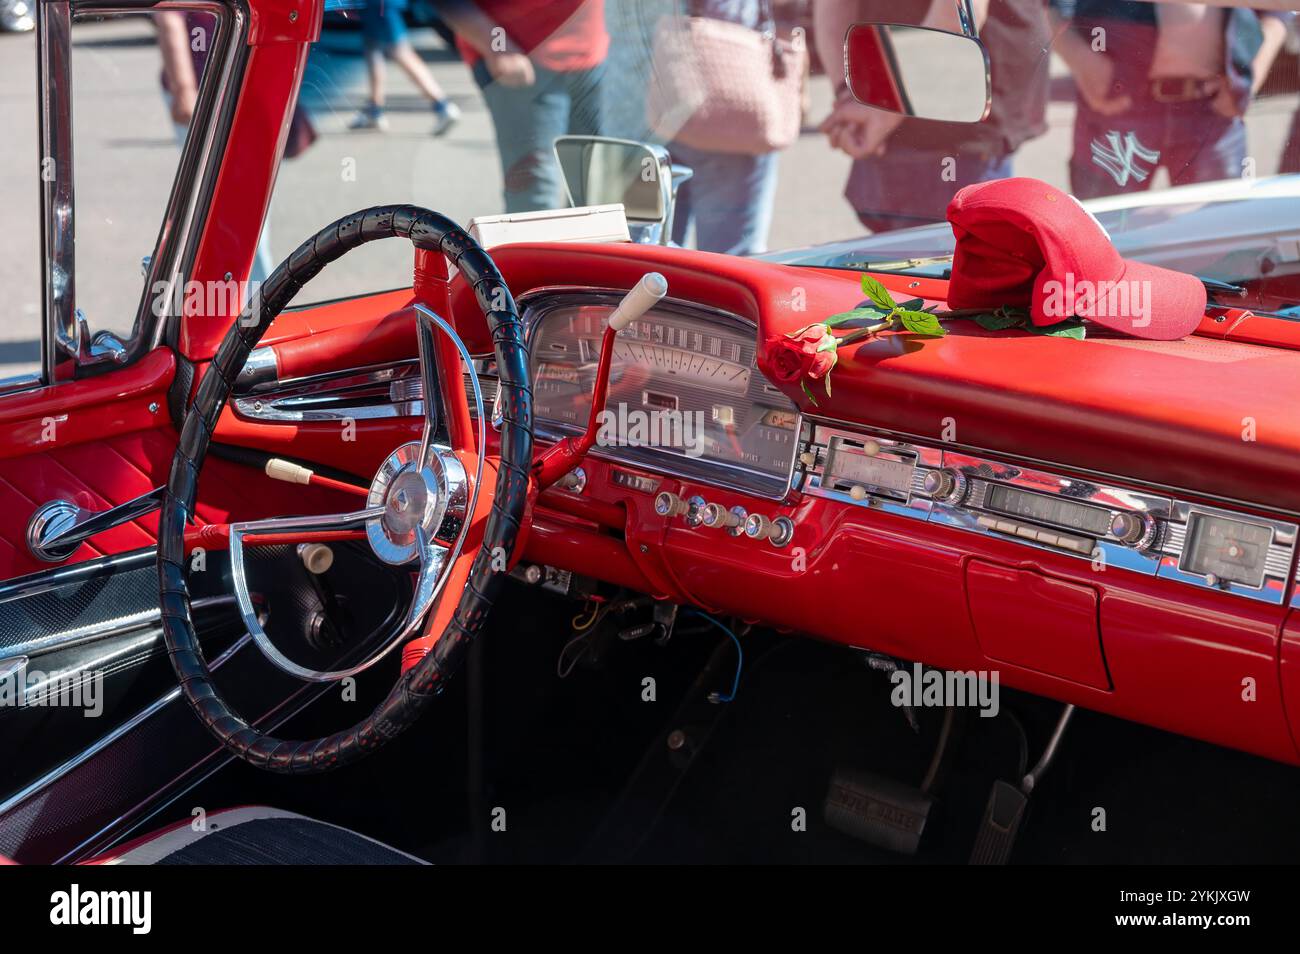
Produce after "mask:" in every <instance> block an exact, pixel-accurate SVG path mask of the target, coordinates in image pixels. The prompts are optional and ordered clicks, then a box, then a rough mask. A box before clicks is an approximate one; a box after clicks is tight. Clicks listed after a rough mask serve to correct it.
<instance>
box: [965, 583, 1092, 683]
mask: <svg viewBox="0 0 1300 954" xmlns="http://www.w3.org/2000/svg"><path fill="white" fill-rule="evenodd" d="M966 599H967V605H968V607H969V609H970V618H971V626H972V628H973V629H974V631H975V638H976V639H977V640H978V642H979V645H980V649H981V650H982V651H983V653H984V655H985V656H987V657H988V658H989V659H990V660H992V661H994V662H1001V663H1006V664H1008V665H1012V666H1018V667H1020V668H1022V669H1032V670H1033V671H1035V672H1040V673H1045V674H1047V675H1050V676H1056V677H1058V678H1060V679H1068V680H1070V681H1071V682H1075V683H1079V684H1080V685H1084V686H1088V687H1090V688H1092V689H1101V690H1109V689H1110V688H1111V682H1110V675H1109V673H1108V672H1107V670H1106V658H1105V655H1104V653H1103V650H1102V641H1101V627H1100V624H1099V622H1098V596H1097V591H1096V590H1095V589H1093V588H1092V587H1090V586H1081V585H1079V584H1077V583H1068V582H1066V581H1064V580H1059V579H1056V578H1055V577H1051V576H1047V575H1046V574H1043V573H1040V572H1038V571H1037V570H1031V569H1022V568H1017V567H1009V566H1002V565H1000V564H996V563H986V562H984V561H981V560H972V561H971V562H970V563H968V564H967V566H966Z"/></svg>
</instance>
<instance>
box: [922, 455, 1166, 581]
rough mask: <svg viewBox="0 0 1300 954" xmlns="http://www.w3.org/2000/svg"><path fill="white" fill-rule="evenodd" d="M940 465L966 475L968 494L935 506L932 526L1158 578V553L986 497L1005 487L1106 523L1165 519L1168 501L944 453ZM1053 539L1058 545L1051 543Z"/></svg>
mask: <svg viewBox="0 0 1300 954" xmlns="http://www.w3.org/2000/svg"><path fill="white" fill-rule="evenodd" d="M943 465H944V467H945V468H950V469H953V470H956V471H959V472H960V473H962V474H964V475H965V476H966V479H967V489H966V492H965V494H964V499H963V500H962V501H961V502H960V503H943V502H936V503H935V505H934V510H933V511H932V512H931V517H930V519H931V521H932V522H934V523H940V524H946V525H947V526H952V527H958V528H960V529H962V530H970V531H973V532H976V533H983V534H985V535H986V536H995V537H1001V538H1003V539H1009V540H1012V541H1013V542H1015V543H1021V544H1025V545H1028V546H1034V547H1038V548H1041V549H1046V550H1051V551H1052V552H1054V553H1065V554H1066V555H1069V556H1075V557H1080V558H1082V559H1086V560H1091V561H1094V562H1095V563H1096V564H1098V565H1099V566H1103V567H1113V566H1117V567H1122V568H1123V569H1126V570H1131V571H1133V572H1134V573H1140V574H1142V575H1143V576H1154V575H1155V574H1156V569H1157V568H1158V567H1159V565H1160V560H1159V556H1158V554H1156V553H1154V552H1151V551H1144V550H1142V549H1139V548H1136V547H1132V546H1127V545H1125V544H1124V543H1123V542H1121V541H1120V540H1118V539H1117V538H1116V537H1115V535H1114V534H1112V533H1111V532H1110V531H1105V532H1103V533H1099V534H1093V533H1087V532H1085V531H1083V530H1081V529H1080V528H1078V527H1074V526H1070V525H1068V524H1065V523H1062V522H1059V521H1054V520H1050V519H1031V518H1024V517H1017V516H1016V515H1014V514H1009V513H1006V512H1004V511H1000V510H999V509H997V508H995V507H993V506H991V505H990V504H989V501H988V494H989V492H990V490H991V489H992V488H994V487H997V486H1004V487H1010V488H1014V489H1017V490H1023V491H1028V492H1030V493H1034V494H1038V495H1042V496H1047V497H1050V498H1057V497H1059V498H1062V499H1065V500H1068V501H1072V502H1077V503H1080V504H1085V505H1087V506H1089V507H1092V508H1094V509H1096V510H1097V511H1098V513H1099V514H1104V515H1105V518H1106V521H1107V522H1108V523H1109V521H1110V518H1111V517H1112V516H1114V515H1115V514H1116V513H1135V514H1139V515H1142V516H1143V517H1149V518H1151V519H1158V520H1163V519H1165V518H1167V517H1168V515H1169V513H1170V510H1171V508H1172V502H1171V501H1170V499H1169V498H1167V497H1157V496H1153V495H1150V494H1144V493H1138V492H1135V491H1130V490H1126V489H1124V488H1121V487H1114V486H1110V485H1105V484H1097V483H1093V482H1092V481H1085V480H1081V479H1077V478H1072V477H1062V476H1060V475H1059V474H1054V473H1050V472H1047V471H1042V470H1036V469H1031V468H1027V467H1019V466H1016V465H1013V464H1005V463H1002V462H999V461H993V460H989V459H987V458H982V457H975V456H973V455H969V454H960V453H957V452H956V451H949V450H945V451H944V452H943ZM999 518H1002V519H999ZM1013 527H1014V529H1012V528H1013ZM1026 528H1028V529H1026ZM1029 531H1036V532H1037V533H1038V535H1037V536H1033V535H1030V532H1029ZM1053 537H1055V539H1056V540H1057V541H1058V543H1053V542H1052V539H1053ZM1065 539H1069V540H1071V541H1077V540H1086V541H1089V542H1090V544H1091V545H1090V546H1088V548H1087V551H1086V552H1083V551H1080V550H1075V549H1072V548H1071V547H1069V546H1067V545H1062V544H1061V543H1060V542H1059V541H1062V540H1065Z"/></svg>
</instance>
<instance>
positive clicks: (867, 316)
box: [822, 306, 889, 328]
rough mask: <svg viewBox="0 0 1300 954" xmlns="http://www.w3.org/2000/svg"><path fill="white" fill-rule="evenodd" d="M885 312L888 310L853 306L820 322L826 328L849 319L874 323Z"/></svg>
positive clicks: (843, 323)
mask: <svg viewBox="0 0 1300 954" xmlns="http://www.w3.org/2000/svg"><path fill="white" fill-rule="evenodd" d="M887 314H889V312H887V311H883V310H881V309H879V308H873V307H870V306H864V307H862V308H854V309H853V310H852V311H842V312H840V313H839V314H838V315H831V316H830V317H829V318H827V319H826V320H825V321H824V322H822V324H824V325H826V326H827V327H828V328H837V327H839V326H840V325H845V324H848V323H849V322H850V321H862V322H872V323H874V322H877V321H879V320H880V319H882V318H884V317H885V315H887Z"/></svg>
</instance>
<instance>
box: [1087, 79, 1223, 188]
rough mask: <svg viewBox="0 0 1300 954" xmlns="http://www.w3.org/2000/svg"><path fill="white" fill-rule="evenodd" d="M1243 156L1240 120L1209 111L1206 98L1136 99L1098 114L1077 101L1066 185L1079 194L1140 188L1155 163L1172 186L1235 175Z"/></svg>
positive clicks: (1148, 181) (1148, 180)
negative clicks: (1122, 107) (1129, 104)
mask: <svg viewBox="0 0 1300 954" xmlns="http://www.w3.org/2000/svg"><path fill="white" fill-rule="evenodd" d="M1245 158H1246V124H1245V123H1244V122H1242V120H1241V117H1240V116H1234V117H1231V118H1229V117H1227V116H1222V115H1220V114H1219V113H1217V112H1215V111H1214V110H1213V109H1212V108H1211V107H1210V101H1209V100H1208V99H1203V100H1193V101H1191V102H1186V103H1159V102H1153V101H1149V100H1140V101H1138V103H1137V104H1136V105H1134V107H1133V108H1131V109H1130V110H1128V112H1126V113H1122V114H1120V115H1118V116H1102V115H1101V114H1100V113H1096V112H1094V111H1093V110H1092V109H1090V108H1088V106H1087V104H1086V103H1083V102H1080V103H1079V106H1078V112H1077V113H1075V120H1074V154H1073V155H1072V156H1071V157H1070V189H1071V191H1072V192H1073V193H1074V194H1075V195H1076V196H1078V197H1079V198H1080V199H1091V198H1095V197H1097V196H1103V195H1118V194H1120V193H1127V192H1144V191H1146V190H1147V189H1149V188H1151V180H1152V179H1153V178H1155V171H1156V169H1158V168H1160V167H1161V166H1164V168H1165V169H1166V170H1167V171H1168V172H1169V180H1170V184H1171V185H1176V186H1178V185H1188V184H1190V183H1193V182H1218V181H1220V180H1222V179H1239V178H1241V175H1242V172H1243V170H1244V165H1243V163H1244V161H1245Z"/></svg>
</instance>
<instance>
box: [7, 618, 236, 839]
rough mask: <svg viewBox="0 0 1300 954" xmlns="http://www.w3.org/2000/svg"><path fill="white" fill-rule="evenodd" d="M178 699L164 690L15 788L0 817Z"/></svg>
mask: <svg viewBox="0 0 1300 954" xmlns="http://www.w3.org/2000/svg"><path fill="white" fill-rule="evenodd" d="M252 641H253V640H252V637H250V636H248V635H247V634H245V635H244V636H241V637H240V638H239V639H237V640H236V641H235V642H234V644H233V645H231V647H230V648H229V649H227V650H226V651H225V652H223V653H222V654H221V655H220V656H218V657H217V658H216V659H214V660H212V663H211V664H210V666H209V668H210V669H212V670H213V671H216V670H217V669H219V668H221V667H222V666H224V665H225V664H226V663H227V662H228V661H229V660H230V658H231V657H232V656H234V655H235V653H236V652H238V651H239V650H240V649H242V648H243V647H245V646H247V645H248V644H249V643H251V642H252ZM180 697H181V687H180V686H176V687H175V688H174V689H169V690H167V692H165V693H163V695H161V696H159V697H158V698H157V699H155V700H154V701H153V702H151V703H150V704H149V705H147V706H145V707H144V708H143V709H141V710H140V711H139V712H137V713H136V714H135V715H133V716H131V717H130V718H129V719H127V720H126V721H124V722H122V723H120V724H119V725H117V726H116V727H114V728H113V729H111V730H110V731H109V732H107V733H105V734H104V735H102V736H100V737H99V738H98V739H96V740H95V741H94V742H92V743H91V744H90V745H88V746H86V747H85V748H84V749H82V750H81V751H80V752H78V753H77V754H76V755H74V756H72V757H71V758H69V759H68V760H66V761H65V762H63V763H62V764H60V765H57V766H55V767H54V768H52V769H50V770H49V771H48V772H46V773H45V774H44V775H42V776H41V777H40V778H38V779H36V780H35V781H34V782H30V783H28V784H27V785H26V786H24V787H23V788H21V789H19V790H18V791H17V792H15V793H14V794H13V795H10V796H9V797H8V798H6V799H5V800H4V801H3V802H0V816H3V815H6V814H8V813H9V812H10V811H11V810H13V809H14V808H16V807H18V806H19V805H21V804H22V803H23V802H25V801H27V799H29V798H31V797H32V796H33V795H36V794H37V793H38V792H40V791H41V789H43V788H46V787H48V786H49V785H52V784H53V783H54V782H57V781H58V780H59V779H61V778H63V776H65V775H67V774H68V773H69V772H71V771H72V770H73V769H75V768H76V767H77V766H79V765H82V764H83V763H85V762H87V761H89V760H90V759H92V758H94V757H95V756H96V755H98V754H99V753H100V752H102V751H104V749H106V748H108V746H110V745H112V744H113V743H114V742H116V741H117V740H118V739H120V738H122V737H123V736H124V735H126V734H127V733H128V732H130V731H131V730H132V729H134V728H136V727H137V726H139V725H141V724H142V723H144V722H145V721H147V720H148V719H150V718H152V717H153V716H154V715H156V714H158V713H159V712H161V711H162V710H163V709H164V708H166V706H167V705H168V704H169V703H171V702H175V701H176V700H177V699H179V698H180Z"/></svg>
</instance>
